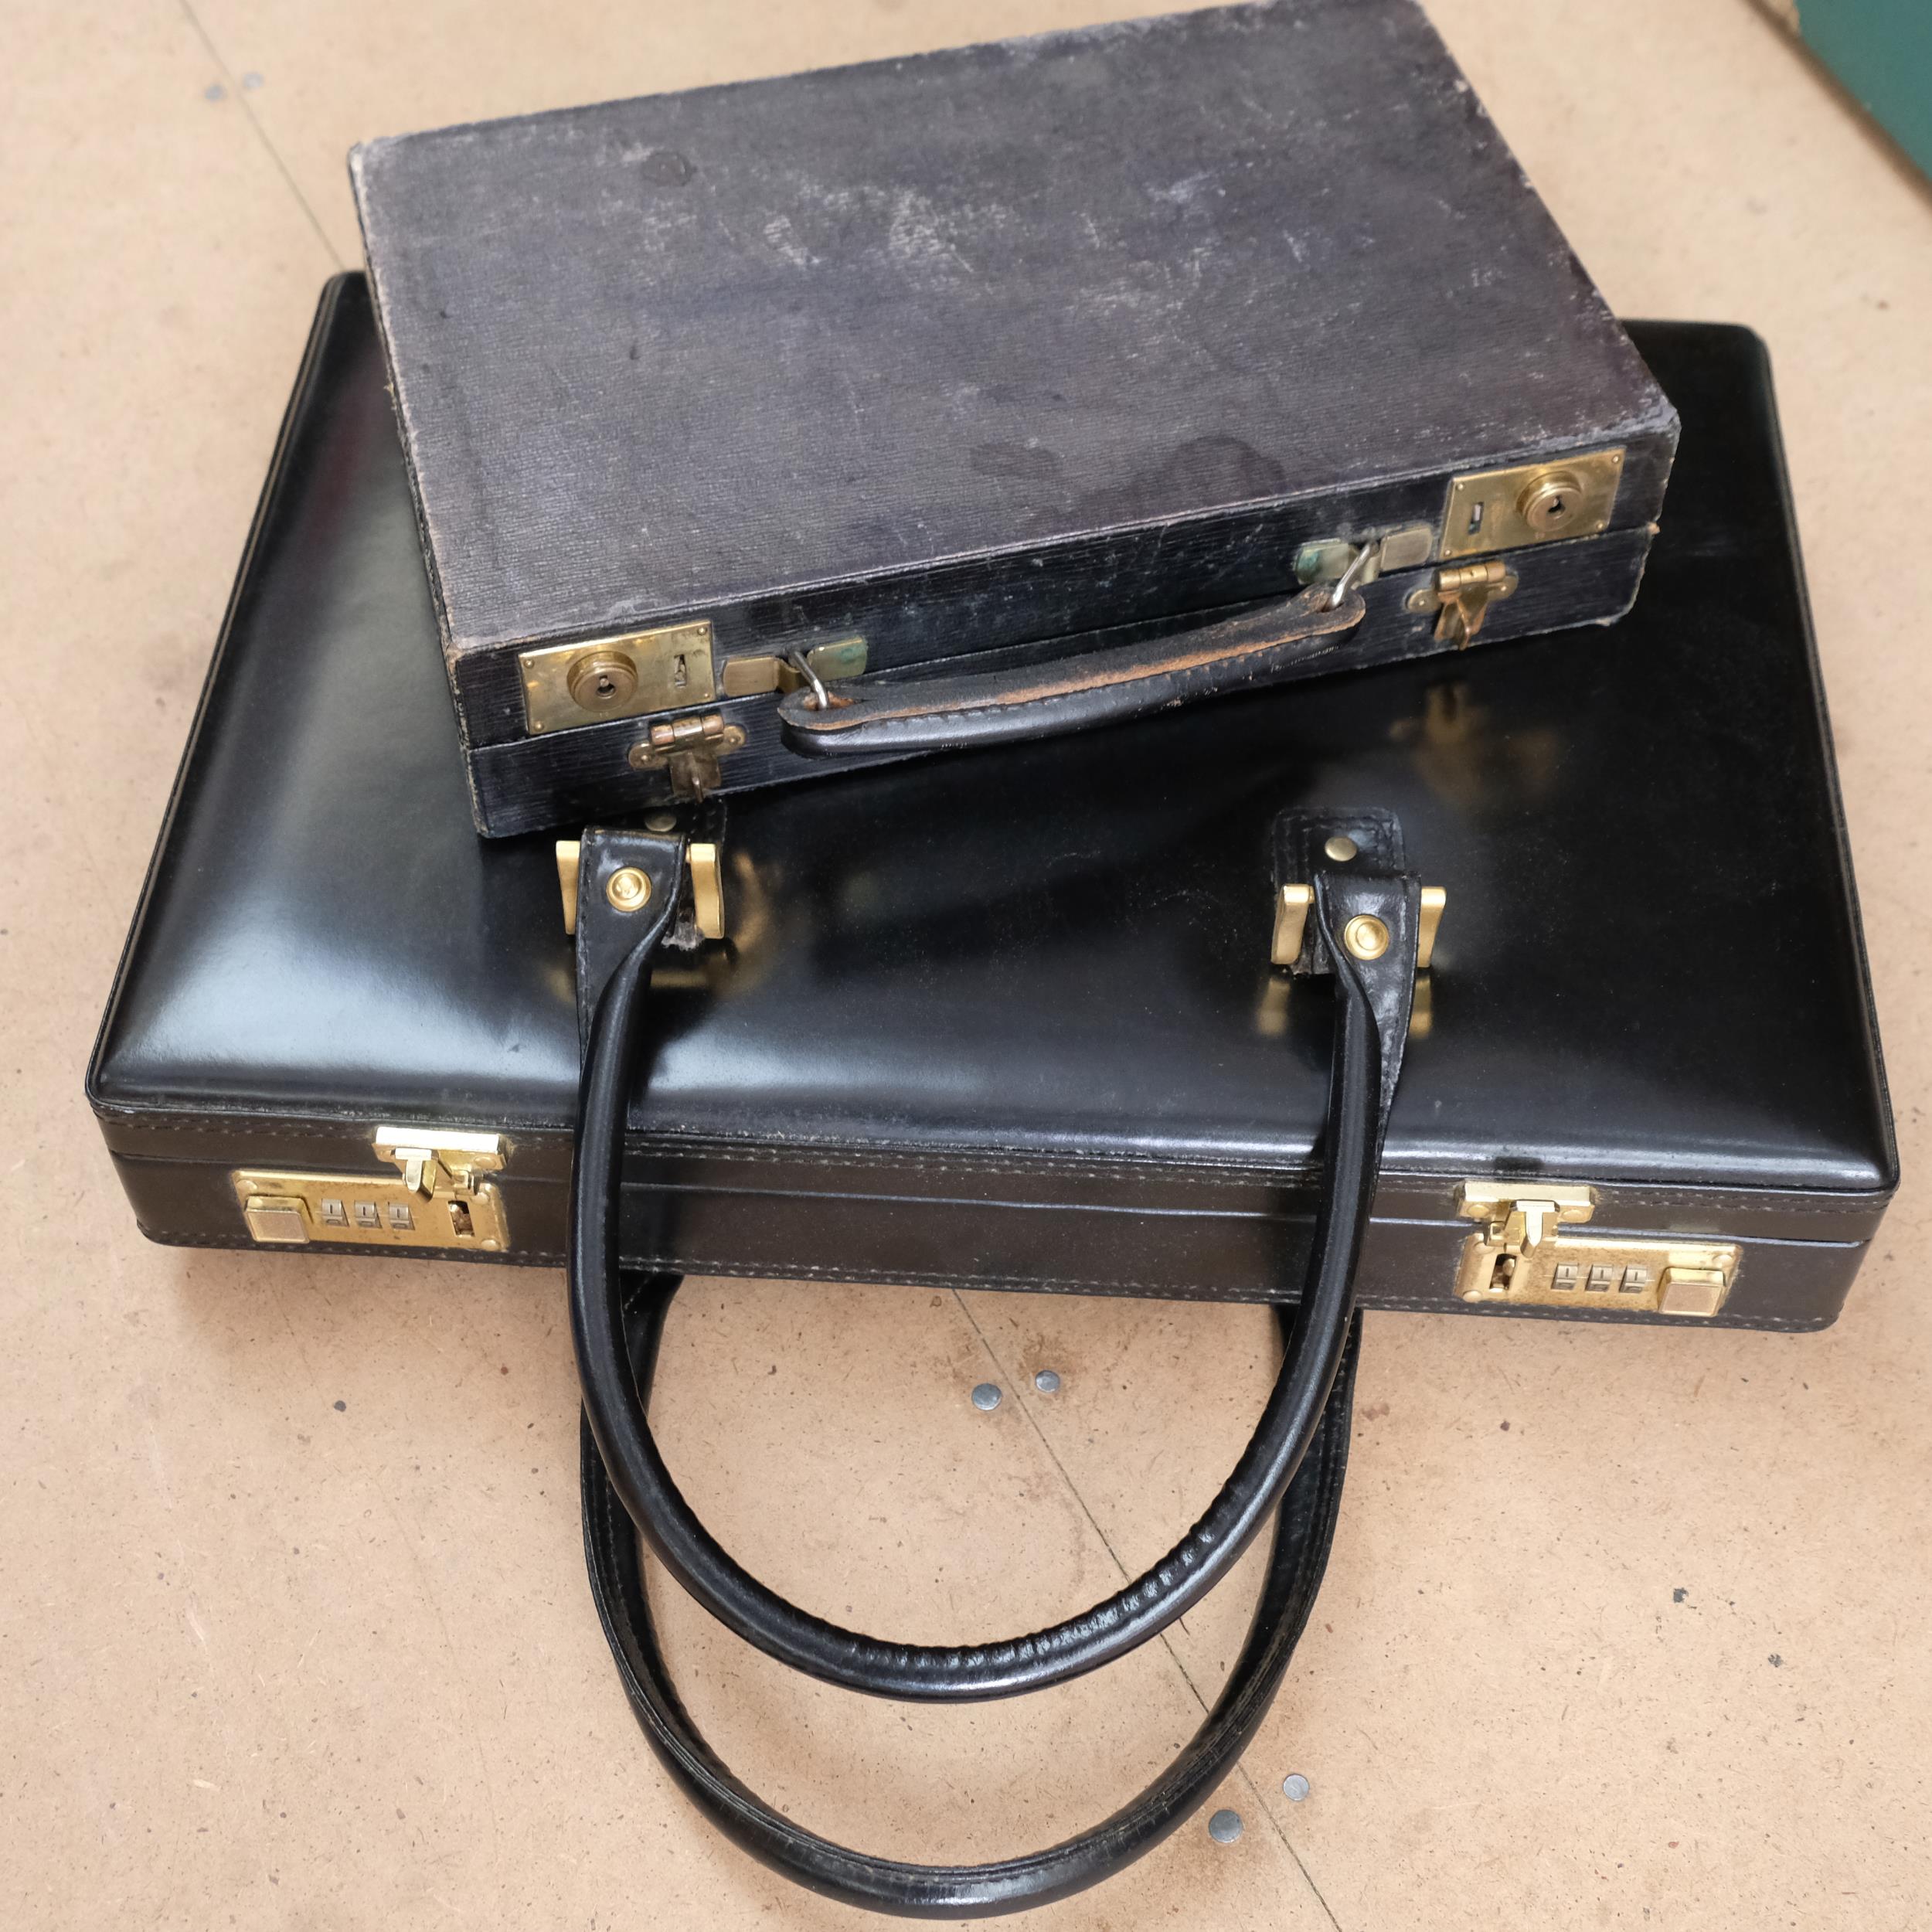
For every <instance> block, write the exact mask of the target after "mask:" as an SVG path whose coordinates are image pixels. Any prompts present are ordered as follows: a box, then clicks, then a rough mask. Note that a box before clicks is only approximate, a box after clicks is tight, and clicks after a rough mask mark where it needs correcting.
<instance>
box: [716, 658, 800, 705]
mask: <svg viewBox="0 0 1932 1932" xmlns="http://www.w3.org/2000/svg"><path fill="white" fill-rule="evenodd" d="M783 663H784V659H783V658H774V657H770V656H766V657H758V658H726V659H725V661H724V668H723V669H722V670H721V671H720V672H719V673H718V689H719V692H720V693H721V694H722V695H723V696H725V697H727V698H761V697H763V696H764V694H765V693H766V692H767V691H776V690H777V689H778V677H779V668H780V666H781V665H782V664H783Z"/></svg>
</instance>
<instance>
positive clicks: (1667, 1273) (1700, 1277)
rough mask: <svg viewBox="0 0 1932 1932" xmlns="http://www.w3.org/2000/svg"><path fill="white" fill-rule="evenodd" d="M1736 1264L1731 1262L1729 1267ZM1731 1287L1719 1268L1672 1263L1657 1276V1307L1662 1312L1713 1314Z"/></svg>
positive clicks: (1721, 1305)
mask: <svg viewBox="0 0 1932 1932" xmlns="http://www.w3.org/2000/svg"><path fill="white" fill-rule="evenodd" d="M1732 1266H1733V1267H1735V1266H1736V1262H1735V1261H1733V1264H1732ZM1729 1288H1730V1281H1729V1280H1728V1279H1727V1278H1726V1273H1725V1270H1723V1268H1722V1267H1711V1268H1697V1267H1686V1266H1684V1265H1682V1264H1679V1263H1675V1262H1673V1263H1672V1264H1668V1265H1667V1266H1666V1267H1665V1270H1664V1271H1663V1273H1662V1274H1661V1275H1659V1276H1658V1278H1657V1306H1658V1310H1659V1311H1660V1312H1662V1314H1665V1315H1715V1314H1716V1312H1717V1311H1718V1310H1719V1308H1722V1307H1723V1305H1724V1296H1725V1294H1726V1291H1727V1290H1728V1289H1729Z"/></svg>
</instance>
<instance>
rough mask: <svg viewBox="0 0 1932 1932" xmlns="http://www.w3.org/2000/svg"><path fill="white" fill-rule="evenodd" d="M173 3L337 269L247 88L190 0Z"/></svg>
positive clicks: (326, 240)
mask: <svg viewBox="0 0 1932 1932" xmlns="http://www.w3.org/2000/svg"><path fill="white" fill-rule="evenodd" d="M175 4H176V5H178V6H179V8H180V9H181V11H182V15H183V17H184V18H185V19H186V21H187V22H188V24H189V26H191V27H192V28H193V29H194V30H195V37H196V39H198V40H199V41H200V43H201V44H202V46H203V47H205V48H206V49H207V52H208V57H209V60H212V61H213V62H214V63H215V65H216V66H218V67H219V69H220V70H221V72H222V78H223V80H225V81H226V83H228V90H229V92H230V94H231V95H233V97H234V101H235V104H236V107H239V108H240V110H241V111H242V117H243V119H244V120H245V121H247V123H248V126H249V129H250V132H251V133H253V135H254V137H255V138H256V140H257V141H259V142H260V144H261V149H262V152H263V153H264V154H265V155H267V157H268V158H269V159H270V161H271V162H274V164H275V172H277V174H278V175H281V178H282V185H283V186H284V187H285V188H286V189H287V190H288V192H290V193H291V195H293V196H294V198H295V205H296V206H297V207H298V208H299V209H301V211H302V213H303V215H304V217H305V218H306V219H307V220H308V225H309V226H310V227H311V229H312V230H314V231H315V239H316V240H318V242H320V243H321V245H322V252H323V253H325V255H327V256H328V259H329V260H331V261H332V263H334V264H335V267H337V269H338V270H339V269H341V268H342V267H343V266H344V264H343V261H342V257H341V256H339V255H338V254H337V253H336V252H335V243H333V242H332V241H331V240H329V238H328V230H326V229H325V228H324V227H323V226H322V224H321V220H320V219H319V218H318V216H317V215H316V213H315V209H313V208H311V206H309V202H308V196H306V195H304V193H303V192H302V191H301V186H300V185H299V184H298V182H297V181H296V179H295V177H294V175H293V174H291V172H289V167H288V163H287V162H285V161H284V160H283V158H282V157H281V152H280V151H278V150H277V148H276V146H275V144H274V142H273V141H270V139H269V138H268V130H267V128H264V126H263V125H262V124H261V121H260V117H259V116H258V115H257V114H256V112H255V111H254V109H253V107H250V105H249V102H248V90H247V89H246V88H245V87H243V86H241V84H240V83H239V82H238V81H237V80H236V78H235V71H234V70H233V68H232V67H230V66H229V64H228V62H227V60H226V58H225V57H224V56H223V53H222V51H221V49H219V47H217V46H216V45H215V43H214V40H213V37H212V36H210V35H209V31H208V29H206V27H204V26H202V23H201V19H200V16H199V15H197V14H196V12H195V9H194V8H193V6H192V4H191V3H190V0H175Z"/></svg>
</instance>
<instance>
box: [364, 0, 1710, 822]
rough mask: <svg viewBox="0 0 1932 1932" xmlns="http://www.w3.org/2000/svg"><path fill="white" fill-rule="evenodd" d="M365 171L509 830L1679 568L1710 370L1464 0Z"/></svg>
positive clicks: (1358, 1)
mask: <svg viewBox="0 0 1932 1932" xmlns="http://www.w3.org/2000/svg"><path fill="white" fill-rule="evenodd" d="M352 175H353V178H354V182H355V191H356V196H357V200H358V203H359V208H360V210H361V213H362V227H363V233H364V236H365V239H366V245H367V253H368V257H369V269H370V272H371V275H372V279H373V281H374V284H375V287H376V294H377V306H378V311H379V316H380V319H381V323H382V326H383V332H384V335H385V338H386V342H387V345H388V351H389V367H390V372H391V377H392V381H393V387H394V391H395V396H396V410H397V414H398V417H399V420H400V423H401V426H402V430H403V443H404V447H405V450H406V454H407V457H408V461H409V464H410V475H411V478H412V481H413V488H414V492H415V496H416V503H417V513H418V518H419V521H420V526H421V531H422V537H423V546H424V549H425V551H426V553H427V557H428V560H429V564H430V575H431V580H432V583H433V585H434V594H435V598H436V606H437V615H438V618H439V621H440V634H441V642H442V645H443V650H444V656H445V658H446V661H447V670H448V674H449V678H450V682H451V687H452V689H453V690H454V695H455V700H456V706H457V714H458V716H459V719H460V720H461V731H462V740H463V747H464V756H465V757H466V759H467V761H468V770H469V774H470V782H471V791H472V798H473V804H474V811H475V815H476V821H477V824H478V826H479V827H480V828H481V830H482V831H484V832H486V833H490V834H498V833H510V832H523V831H528V830H530V829H532V828H537V827H541V826H546V825H560V824H565V823H570V822H576V823H582V822H583V820H584V819H585V818H588V817H590V816H594V815H598V814H607V813H611V812H615V811H627V810H634V809H636V808H638V807H640V806H643V805H647V804H653V803H658V802H662V801H669V800H671V799H672V798H686V799H688V798H694V797H696V796H698V795H700V794H709V793H728V792H733V791H743V790H745V789H747V788H748V787H754V786H758V785H763V784H770V783H772V782H774V781H778V780H781V779H787V778H794V777H802V776H804V775H806V774H810V773H813V772H822V771H825V770H831V769H835V768H837V767H841V766H850V765H852V764H862V763H866V762H869V761H875V760H879V759H881V758H886V757H899V756H903V755H904V754H906V753H910V752H913V751H918V750H931V749H934V748H938V747H951V746H957V745H961V744H966V743H988V742H992V741H993V740H1000V739H1012V738H1015V737H1019V736H1029V735H1035V734H1038V733H1043V732H1048V731H1063V730H1068V729H1070V728H1072V727H1074V726H1082V725H1086V724H1090V723H1096V722H1100V721H1103V720H1107V719H1116V718H1118V717H1121V716H1125V715H1128V714H1130V713H1134V712H1139V711H1145V710H1149V709H1157V708H1159V707H1162V706H1168V705H1171V704H1173V703H1175V702H1179V701H1181V700H1182V699H1189V698H1194V697H1198V696H1206V695H1209V694H1211V693H1213V692H1219V691H1224V690H1229V689H1243V688H1245V687H1247V686H1249V685H1253V684H1257V683H1260V682H1268V681H1271V680H1275V679H1282V678H1287V677H1296V676H1302V675H1308V674H1310V673H1312V672H1320V671H1328V670H1332V669H1334V668H1338V667H1340V666H1360V665H1369V664H1376V663H1379V662H1386V661H1389V660H1391V659H1395V658H1406V657H1410V656H1413V655H1417V654H1419V653H1423V652H1428V651H1446V650H1450V649H1453V648H1457V647H1458V646H1460V645H1465V644H1467V643H1468V642H1470V641H1471V640H1472V639H1475V638H1477V637H1478V634H1480V636H1481V638H1485V639H1501V638H1510V637H1515V636H1520V635H1525V634H1530V633H1533V632H1538V631H1552V630H1556V629H1560V628H1563V627H1565V626H1572V625H1578V624H1588V623H1593V622H1604V621H1608V620H1610V619H1611V618H1613V617H1616V616H1617V615H1618V614H1621V612H1622V611H1624V609H1626V608H1627V607H1628V605H1629V604H1630V602H1631V599H1632V597H1634V595H1635V594H1636V590H1637V585H1638V578H1639V577H1640V575H1641V572H1642V570H1643V564H1644V558H1645V553H1646V552H1647V550H1648V547H1649V543H1650V539H1651V526H1652V524H1653V522H1654V521H1655V518H1656V517H1657V515H1658V509H1659V506H1660V505H1661V503H1662V498H1663V495H1664V488H1665V479H1666V478H1667V476H1668V471H1669V469H1670V464H1671V457H1672V449H1673V447H1674V446H1675V441H1676V435H1677V419H1676V416H1675V412H1674V411H1673V410H1672V408H1671V406H1670V404H1669V403H1668V402H1667V401H1666V400H1665V396H1664V394H1663V392H1662V390H1661V389H1659V388H1658V385H1657V384H1656V383H1655V381H1654V380H1653V379H1652V378H1651V375H1650V373H1649V372H1648V371H1647V370H1646V369H1645V367H1644V365H1643V362H1642V361H1641V359H1640V358H1639V356H1638V354H1637V352H1636V351H1635V350H1634V349H1633V348H1632V347H1631V342H1630V341H1629V338H1628V336H1627V335H1625V334H1624V332H1623V330H1622V329H1621V328H1619V327H1618V325H1617V322H1616V321H1614V318H1612V317H1611V314H1610V312H1609V311H1608V309H1607V308H1606V307H1605V306H1604V302H1603V300H1602V298H1600V296H1599V294H1597V291H1596V290H1595V289H1594V287H1592V285H1591V284H1590V281H1589V279H1588V277H1587V276H1586V275H1585V274H1584V273H1583V270H1582V269H1581V268H1580V266H1579V265H1578V264H1577V261H1576V260H1575V259H1574V257H1573V256H1572V255H1571V253H1570V250H1569V248H1568V247H1567V246H1566V243H1564V241H1563V236H1561V235H1560V233H1558V231H1557V229H1556V225H1555V223H1553V221H1552V220H1551V219H1550V217H1549V213H1548V212H1547V211H1546V209H1544V207H1543V204H1542V203H1541V202H1539V200H1538V199H1537V198H1536V195H1535V193H1534V192H1533V191H1532V189H1531V188H1530V186H1529V183H1528V182H1527V181H1526V179H1524V177H1523V175H1522V171H1521V169H1520V168H1519V167H1518V166H1517V165H1516V163H1515V160H1514V159H1513V158H1512V156H1511V155H1510V153H1509V150H1508V149H1507V148H1505V146H1504V145H1503V143H1502V141H1501V139H1500V138H1498V134H1497V133H1496V131H1495V128H1493V127H1492V125H1491V124H1490V122H1489V121H1488V117H1487V116H1486V115H1485V114H1484V112H1483V111H1482V108H1481V105H1480V104H1479V103H1478V101H1477V100H1476V99H1475V97H1474V96H1473V95H1472V94H1471V92H1470V90H1469V87H1468V83H1467V82H1466V81H1465V80H1464V79H1463V77H1462V76H1461V73H1459V72H1458V70H1457V67H1456V66H1455V63H1454V61H1453V60H1451V58H1450V56H1449V55H1448V53H1447V50H1446V49H1444V46H1443V45H1442V43H1441V42H1440V40H1439V39H1437V37H1436V35H1435V32H1434V29H1432V28H1431V27H1430V25H1429V23H1428V22H1427V19H1425V18H1424V16H1423V13H1422V12H1421V10H1420V8H1419V7H1418V6H1417V5H1416V4H1415V0H1275V3H1274V4H1271V5H1259V6H1240V7H1225V8H1218V9H1208V10H1206V11H1202V12H1194V13H1189V14H1185V15H1177V16H1175V17H1173V18H1171V19H1155V20H1143V21H1137V22H1131V23H1128V24H1127V25H1125V26H1108V27H1093V28H1087V29H1081V30H1080V31H1077V32H1069V33H1058V34H1048V35H1045V36H1040V37H1039V38H1037V39H1026V40H1016V41H1009V42H1005V43H998V44H995V45H992V46H979V47H968V48H964V49H955V50H953V51H951V52H947V53H933V54H925V55H920V56H916V57H913V58H912V59H909V60H887V61H879V62H876V63H871V64H869V65H867V66H857V67H847V68H842V69H838V70H834V71H832V72H828V73H811V74H802V75H797V76H793V77H788V78H784V79H779V80H761V81H754V82H750V83H744V84H741V85H737V86H732V87H708V88H702V89H699V90H696V91H695V92H692V93H689V94H665V95H659V96H656V97H651V98H648V99H645V100H624V101H616V102H612V103H610V104H606V105H604V106H600V107H586V108H582V109H577V110H573V111H569V112H566V113H560V114H535V115H528V116H525V117H521V118H519V119H515V120H509V121H496V122H490V123H486V124H481V125H479V126H473V127H465V128H450V129H446V130H443V131H439V132H436V133H431V134H413V135H406V136H403V137H400V138H393V139H389V140H383V141H372V142H371V143H369V145H366V146H365V147H363V148H359V150H357V151H356V153H355V156H354V157H353V158H352ZM1575 648H1577V649H1578V650H1579V651H1580V650H1581V649H1583V648H1585V647H1583V645H1577V646H1576V647H1575Z"/></svg>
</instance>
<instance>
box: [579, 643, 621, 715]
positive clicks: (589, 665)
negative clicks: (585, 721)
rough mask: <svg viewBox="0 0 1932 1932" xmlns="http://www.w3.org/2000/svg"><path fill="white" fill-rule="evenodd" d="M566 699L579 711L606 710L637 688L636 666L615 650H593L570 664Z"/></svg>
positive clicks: (616, 704) (613, 707)
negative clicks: (568, 692) (568, 693)
mask: <svg viewBox="0 0 1932 1932" xmlns="http://www.w3.org/2000/svg"><path fill="white" fill-rule="evenodd" d="M566 683H568V685H570V698H571V701H572V702H573V703H574V704H575V705H576V706H577V708H578V709H580V710H582V711H610V710H612V709H615V708H616V707H617V706H619V705H621V704H622V703H624V702H625V701H626V700H627V699H628V698H629V697H630V696H631V692H634V690H636V689H637V688H638V668H637V666H636V665H634V664H633V663H632V662H631V660H630V659H629V658H627V657H626V656H624V654H623V653H622V652H621V651H591V652H590V654H589V655H587V656H586V657H583V658H579V659H578V660H577V662H576V663H575V664H573V665H571V667H570V676H569V678H568V679H566Z"/></svg>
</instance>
